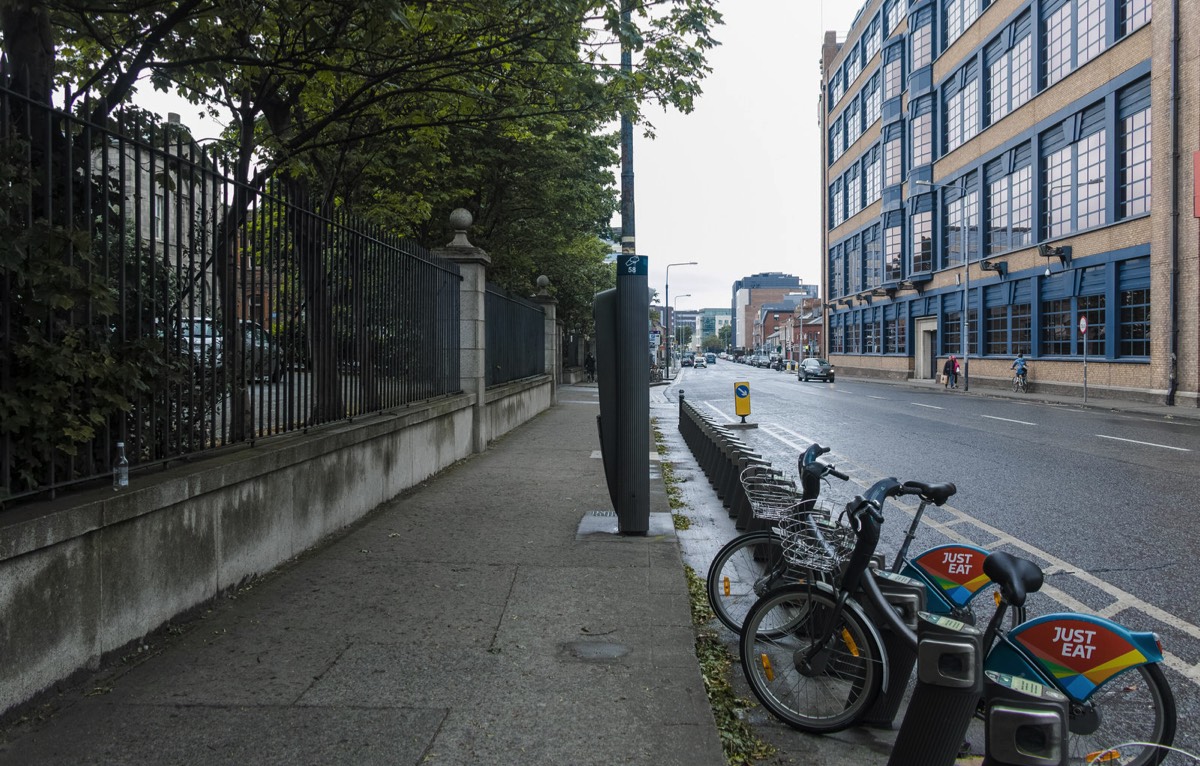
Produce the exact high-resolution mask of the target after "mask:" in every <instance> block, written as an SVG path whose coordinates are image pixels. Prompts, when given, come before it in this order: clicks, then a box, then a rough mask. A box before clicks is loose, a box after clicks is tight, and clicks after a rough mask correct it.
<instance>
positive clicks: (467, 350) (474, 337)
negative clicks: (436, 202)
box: [432, 207, 492, 452]
mask: <svg viewBox="0 0 1200 766" xmlns="http://www.w3.org/2000/svg"><path fill="white" fill-rule="evenodd" d="M472 221H473V219H472V218H471V213H470V212H469V211H467V210H464V209H463V208H461V207H460V208H457V209H456V210H454V212H452V213H451V214H450V227H451V228H452V229H453V230H454V239H453V240H452V241H451V242H450V244H448V245H446V246H445V247H439V248H434V250H433V251H432V252H433V254H434V255H436V256H439V257H441V258H445V259H446V260H448V261H453V262H455V263H457V264H458V268H459V272H460V273H461V274H462V282H461V283H460V285H459V288H458V295H459V311H460V313H459V336H460V344H461V350H460V351H459V375H460V376H461V378H462V390H463V391H465V392H466V393H468V394H470V395H471V396H472V398H473V400H474V401H473V405H472V417H471V449H472V450H473V451H475V452H483V451H484V450H486V449H487V445H488V441H489V439H490V436H491V434H489V433H488V419H487V367H486V365H487V333H486V332H485V328H486V322H487V315H486V312H485V310H484V305H485V294H486V292H487V268H488V266H490V265H491V264H492V259H491V258H490V257H489V256H488V254H487V253H486V252H484V251H483V250H481V249H480V248H478V247H475V246H474V245H472V244H471V242H470V241H469V240H468V239H467V229H469V228H470V227H471V223H472Z"/></svg>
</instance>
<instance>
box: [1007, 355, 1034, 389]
mask: <svg viewBox="0 0 1200 766" xmlns="http://www.w3.org/2000/svg"><path fill="white" fill-rule="evenodd" d="M1009 369H1010V370H1016V371H1017V377H1018V378H1020V379H1021V382H1022V383H1027V382H1028V380H1029V379H1028V377H1027V375H1028V373H1029V369H1028V367H1027V366H1026V362H1025V355H1024V354H1022V353H1019V354H1017V358H1016V359H1014V360H1013V363H1012V366H1011V367H1009Z"/></svg>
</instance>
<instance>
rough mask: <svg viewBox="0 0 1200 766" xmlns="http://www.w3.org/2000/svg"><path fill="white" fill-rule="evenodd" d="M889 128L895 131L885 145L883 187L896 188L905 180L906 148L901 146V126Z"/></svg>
mask: <svg viewBox="0 0 1200 766" xmlns="http://www.w3.org/2000/svg"><path fill="white" fill-rule="evenodd" d="M888 127H894V128H895V129H894V130H893V131H892V135H891V137H890V138H889V139H888V141H887V142H886V143H885V144H884V145H883V185H884V186H896V185H898V184H899V183H900V182H901V181H903V180H904V148H903V147H902V146H901V144H900V138H901V132H900V130H899V129H898V128H899V126H898V125H896V126H888Z"/></svg>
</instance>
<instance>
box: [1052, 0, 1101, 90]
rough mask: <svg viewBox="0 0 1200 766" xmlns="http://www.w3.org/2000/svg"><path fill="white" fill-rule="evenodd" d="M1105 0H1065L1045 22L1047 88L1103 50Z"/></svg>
mask: <svg viewBox="0 0 1200 766" xmlns="http://www.w3.org/2000/svg"><path fill="white" fill-rule="evenodd" d="M1106 7H1107V3H1106V2H1105V0H1067V2H1066V3H1064V4H1063V5H1062V7H1060V8H1059V9H1058V10H1056V11H1054V12H1053V13H1052V14H1050V16H1049V18H1047V19H1046V22H1045V29H1046V37H1045V40H1046V86H1047V87H1049V86H1051V85H1053V84H1054V83H1056V82H1058V81H1059V80H1061V79H1062V78H1064V77H1066V76H1067V75H1068V74H1070V73H1071V72H1073V71H1075V69H1076V68H1078V67H1081V66H1083V65H1084V64H1086V63H1087V62H1089V61H1091V60H1092V59H1093V58H1095V57H1096V56H1098V55H1100V53H1102V52H1103V51H1104V48H1105V46H1106V43H1107V40H1106V36H1105V17H1106V12H1105V8H1106Z"/></svg>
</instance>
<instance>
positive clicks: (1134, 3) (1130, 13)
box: [1118, 0, 1152, 35]
mask: <svg viewBox="0 0 1200 766" xmlns="http://www.w3.org/2000/svg"><path fill="white" fill-rule="evenodd" d="M1151 5H1152V3H1151V2H1150V0H1121V2H1120V5H1119V8H1118V14H1119V21H1120V29H1121V34H1122V35H1127V34H1129V33H1130V32H1132V31H1133V30H1135V29H1137V28H1138V27H1140V26H1142V25H1143V24H1146V23H1148V22H1149V21H1150V9H1151Z"/></svg>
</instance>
